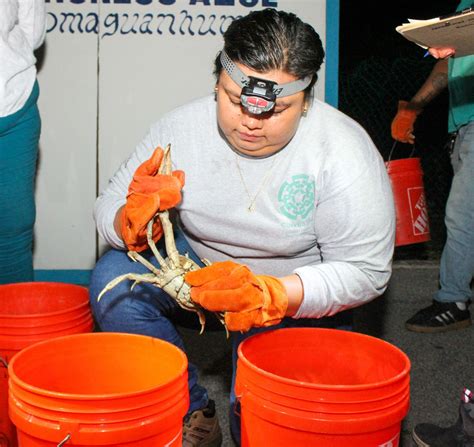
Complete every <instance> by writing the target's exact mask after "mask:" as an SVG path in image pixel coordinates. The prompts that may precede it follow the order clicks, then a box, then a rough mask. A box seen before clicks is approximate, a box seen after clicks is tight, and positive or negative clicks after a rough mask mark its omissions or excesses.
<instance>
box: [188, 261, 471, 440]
mask: <svg viewBox="0 0 474 447" xmlns="http://www.w3.org/2000/svg"><path fill="white" fill-rule="evenodd" d="M437 279H438V264H437V261H398V262H396V263H395V265H394V272H393V276H392V279H391V281H390V285H389V288H388V290H387V291H386V293H385V294H384V295H383V296H382V297H380V298H378V299H377V300H375V301H373V302H372V303H369V304H367V305H365V306H362V307H360V308H358V309H357V310H356V312H355V320H354V327H355V330H356V331H358V332H362V333H365V334H368V335H372V336H376V337H379V338H382V339H384V340H386V341H388V342H390V343H392V344H394V345H396V346H398V347H399V348H400V349H402V350H403V351H404V352H405V353H406V354H407V355H408V356H409V358H410V360H411V362H412V370H411V388H410V392H411V408H410V412H409V414H408V416H407V417H406V418H405V420H404V421H403V423H402V433H401V442H400V447H410V446H412V441H411V434H410V433H411V430H412V428H413V427H414V425H416V424H417V423H420V422H434V423H436V424H441V425H444V426H448V425H450V424H451V423H453V422H454V421H455V420H456V418H457V408H458V404H459V399H460V395H461V392H462V389H463V387H464V386H466V387H472V388H474V328H473V327H471V328H468V329H463V330H459V331H454V332H448V333H444V334H417V333H413V332H409V331H407V330H405V328H404V322H405V320H407V319H408V318H409V317H411V316H412V315H413V314H414V313H415V312H416V311H417V310H419V309H420V308H421V307H425V306H427V305H428V304H429V303H430V301H431V296H432V294H433V292H434V291H436V289H437ZM183 337H184V339H185V343H186V345H187V349H188V356H189V359H190V361H192V362H193V363H195V364H196V365H197V366H198V368H199V371H200V381H201V383H202V384H203V385H204V386H206V387H207V389H208V392H209V395H210V397H211V398H212V399H214V400H215V401H216V405H217V411H218V414H219V419H220V423H221V426H222V430H223V434H224V442H223V444H222V446H223V447H232V446H233V445H234V444H233V442H232V440H231V438H230V434H229V429H228V390H229V389H230V380H231V344H230V341H229V340H227V339H226V337H225V333H224V332H206V333H204V334H203V335H199V334H198V333H197V332H195V331H191V330H183Z"/></svg>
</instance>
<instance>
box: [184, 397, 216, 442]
mask: <svg viewBox="0 0 474 447" xmlns="http://www.w3.org/2000/svg"><path fill="white" fill-rule="evenodd" d="M221 444H222V432H221V428H220V426H219V419H218V418H217V414H216V405H215V403H214V401H213V400H209V403H208V404H207V407H206V408H203V409H202V410H196V411H193V412H192V413H191V414H189V415H188V416H186V417H185V418H184V423H183V447H220V445H221Z"/></svg>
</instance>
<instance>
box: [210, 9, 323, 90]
mask: <svg viewBox="0 0 474 447" xmlns="http://www.w3.org/2000/svg"><path fill="white" fill-rule="evenodd" d="M224 50H225V52H226V53H227V55H228V56H229V57H230V59H232V60H233V61H234V62H238V63H240V64H242V65H245V66H247V67H249V68H251V69H252V70H254V71H257V72H260V73H264V72H267V71H270V70H282V71H284V72H286V73H289V74H292V75H293V76H295V77H297V78H304V77H306V76H312V77H313V79H312V81H311V84H310V85H309V86H308V87H307V88H306V90H305V93H308V92H309V91H311V89H312V87H313V85H314V84H315V82H316V80H317V72H318V71H319V69H320V67H321V64H322V63H323V60H324V49H323V45H322V42H321V39H320V37H319V35H318V33H317V32H316V31H315V30H314V28H313V27H312V26H311V25H309V24H307V23H304V22H303V21H302V20H301V19H300V18H298V17H297V16H296V15H295V14H293V13H290V12H285V11H277V10H276V9H270V8H269V9H263V10H260V11H253V12H251V13H250V14H248V15H246V16H244V17H241V18H239V19H236V20H234V21H233V22H232V23H231V24H230V26H229V27H228V28H227V30H226V32H225V33H224ZM219 56H220V52H219V54H218V55H217V56H216V59H215V61H214V75H215V76H216V79H218V78H219V75H220V72H221V71H222V64H221V62H220V58H219Z"/></svg>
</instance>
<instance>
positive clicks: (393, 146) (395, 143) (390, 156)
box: [387, 140, 415, 163]
mask: <svg viewBox="0 0 474 447" xmlns="http://www.w3.org/2000/svg"><path fill="white" fill-rule="evenodd" d="M397 143H398V141H396V140H395V141H394V142H393V145H392V149H390V153H389V154H388V161H387V163H389V162H390V160H391V159H392V154H393V150H394V149H395V146H396V145H397ZM414 152H415V145H413V147H412V149H411V152H410V156H409V157H408V158H411V157H413V153H414Z"/></svg>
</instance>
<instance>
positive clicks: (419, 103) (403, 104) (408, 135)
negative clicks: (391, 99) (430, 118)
mask: <svg viewBox="0 0 474 447" xmlns="http://www.w3.org/2000/svg"><path fill="white" fill-rule="evenodd" d="M440 54H441V53H440ZM447 86H448V60H447V59H441V60H439V61H438V62H437V63H436V64H435V66H434V67H433V70H432V71H431V73H430V75H429V76H428V78H427V79H426V81H425V82H424V83H423V85H422V86H421V87H420V89H419V90H418V92H417V93H416V94H415V96H413V98H412V99H411V100H410V101H408V102H407V101H399V102H398V111H397V114H396V115H395V118H394V119H393V121H392V124H391V133H392V138H393V139H394V140H396V141H400V142H401V143H410V144H414V143H415V135H414V133H413V129H414V125H415V121H416V119H417V117H418V115H419V114H420V113H421V112H423V109H424V108H425V107H426V105H428V104H429V103H430V102H431V101H432V100H433V99H434V98H436V97H437V96H438V95H439V94H440V93H441V92H442V91H443V90H444V89H445V88H446V87H447Z"/></svg>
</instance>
